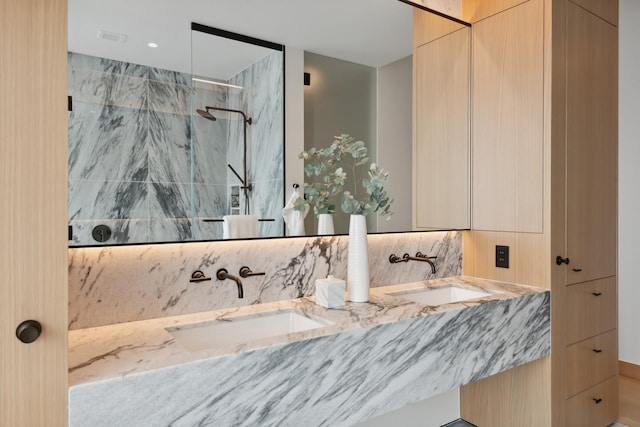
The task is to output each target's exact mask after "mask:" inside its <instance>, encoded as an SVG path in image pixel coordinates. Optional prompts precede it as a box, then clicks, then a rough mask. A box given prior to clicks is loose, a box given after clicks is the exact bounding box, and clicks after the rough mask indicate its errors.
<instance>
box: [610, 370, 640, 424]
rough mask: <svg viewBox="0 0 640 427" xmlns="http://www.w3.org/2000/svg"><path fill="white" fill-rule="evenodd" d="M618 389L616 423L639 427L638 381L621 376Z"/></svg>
mask: <svg viewBox="0 0 640 427" xmlns="http://www.w3.org/2000/svg"><path fill="white" fill-rule="evenodd" d="M618 388H619V390H620V414H619V416H618V421H619V422H620V423H622V424H623V425H626V426H628V427H640V381H639V380H636V379H633V378H629V377H623V376H622V375H621V376H620V377H619V380H618ZM615 427H619V426H615Z"/></svg>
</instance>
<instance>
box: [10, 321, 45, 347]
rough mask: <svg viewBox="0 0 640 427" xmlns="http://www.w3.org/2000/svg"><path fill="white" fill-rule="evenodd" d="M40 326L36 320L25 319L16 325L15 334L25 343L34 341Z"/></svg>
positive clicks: (38, 333) (38, 334) (39, 331)
mask: <svg viewBox="0 0 640 427" xmlns="http://www.w3.org/2000/svg"><path fill="white" fill-rule="evenodd" d="M41 332H42V326H41V325H40V323H39V322H37V321H36V320H25V321H24V322H22V323H20V324H19V325H18V328H17V329H16V336H17V337H18V339H19V340H20V341H22V342H23V343H25V344H29V343H32V342H34V341H35V340H37V339H38V337H39V336H40V333H41Z"/></svg>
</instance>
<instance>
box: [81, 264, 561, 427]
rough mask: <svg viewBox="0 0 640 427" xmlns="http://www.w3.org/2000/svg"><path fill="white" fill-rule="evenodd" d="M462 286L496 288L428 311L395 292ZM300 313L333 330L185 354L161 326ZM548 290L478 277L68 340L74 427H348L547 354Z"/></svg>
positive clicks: (137, 325)
mask: <svg viewBox="0 0 640 427" xmlns="http://www.w3.org/2000/svg"><path fill="white" fill-rule="evenodd" d="M451 280H455V281H456V282H462V283H466V284H469V285H472V286H478V287H480V288H482V289H487V290H493V291H500V293H496V294H493V295H492V296H490V297H486V298H482V299H480V300H475V301H468V302H465V303H455V304H448V305H445V306H438V307H430V306H424V305H420V304H416V303H412V302H406V301H404V300H399V299H397V298H394V297H390V296H388V295H386V292H389V291H391V290H393V291H397V290H402V289H405V290H406V289H413V288H421V287H433V286H435V287H437V286H442V285H443V284H446V283H448V282H450V281H451ZM285 307H293V308H296V309H298V310H300V311H302V312H305V313H309V314H310V315H314V316H318V317H321V318H324V319H328V320H331V321H332V322H333V325H332V326H329V327H326V328H321V329H315V330H312V331H305V332H300V333H295V334H290V335H288V336H284V337H276V338H272V339H270V340H266V341H263V342H259V341H258V342H255V343H253V344H248V345H233V346H230V347H227V348H212V349H207V350H201V351H196V352H189V351H187V350H185V349H184V348H181V347H180V346H179V345H177V344H176V343H175V341H174V339H173V338H172V337H171V335H170V334H169V333H168V332H167V331H166V329H165V328H166V327H168V326H171V325H175V324H184V323H191V322H198V321H203V320H206V319H207V318H209V319H221V320H223V321H224V319H225V318H227V319H228V318H232V317H233V316H238V315H241V314H249V313H252V312H253V313H255V312H257V311H258V312H259V311H265V310H266V311H268V310H274V309H278V308H280V309H282V308H285ZM549 325H550V323H549V292H548V291H544V290H541V289H536V288H531V287H526V286H519V285H513V284H506V283H500V282H492V281H486V280H480V279H474V278H464V277H461V278H455V279H442V280H435V281H429V282H418V283H412V284H406V285H402V286H400V287H398V286H391V287H379V288H375V289H374V290H372V299H371V302H370V303H360V304H358V303H348V304H347V306H346V307H345V308H344V309H340V310H326V309H323V308H321V307H318V306H317V305H315V304H314V302H313V298H302V299H296V300H292V301H281V302H276V303H270V304H266V305H260V306H254V307H242V308H236V309H227V310H222V311H218V312H208V313H196V314H190V315H185V316H178V317H173V318H171V317H168V318H163V319H153V320H148V321H142V322H132V323H128V324H122V325H112V326H105V327H98V328H89V329H83V330H78V331H71V332H70V377H69V378H70V386H71V388H70V425H71V426H83V425H95V426H102V425H104V426H107V425H124V424H128V425H140V426H146V425H149V426H151V425H157V426H192V425H260V426H299V425H305V426H348V425H352V424H354V423H355V422H358V421H362V420H365V419H367V418H370V417H373V416H376V415H379V414H382V413H384V412H387V411H390V410H394V409H397V408H399V407H401V406H404V405H406V404H408V403H413V402H415V401H418V400H421V399H425V398H429V397H431V396H434V395H436V394H439V393H442V392H444V391H446V390H450V389H452V388H455V387H459V386H460V385H463V384H467V383H469V382H472V381H474V380H477V379H479V378H483V377H486V376H489V375H493V374H495V373H498V372H500V371H503V370H505V369H510V368H512V367H515V366H518V365H521V364H523V363H527V362H530V361H533V360H536V359H538V358H540V357H544V356H546V355H548V354H549V351H550V335H549Z"/></svg>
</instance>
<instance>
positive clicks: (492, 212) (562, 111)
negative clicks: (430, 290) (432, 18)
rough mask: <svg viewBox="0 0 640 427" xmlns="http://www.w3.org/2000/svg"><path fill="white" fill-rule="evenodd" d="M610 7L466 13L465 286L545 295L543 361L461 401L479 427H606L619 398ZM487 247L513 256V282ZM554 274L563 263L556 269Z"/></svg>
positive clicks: (528, 3) (472, 387)
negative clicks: (494, 282)
mask: <svg viewBox="0 0 640 427" xmlns="http://www.w3.org/2000/svg"><path fill="white" fill-rule="evenodd" d="M617 3H618V2H617V0H492V1H486V0H463V2H462V4H463V19H465V20H467V21H469V22H471V23H472V76H473V77H472V88H471V94H472V96H471V99H472V104H471V105H472V107H471V111H472V114H471V116H472V130H471V134H472V140H471V144H472V160H471V163H472V180H471V185H472V217H471V222H472V226H471V228H472V229H471V230H470V231H468V232H465V235H464V257H463V263H464V265H463V269H464V274H467V275H473V276H478V277H486V278H489V279H499V280H507V281H513V282H518V283H523V284H530V285H535V286H540V287H547V288H550V289H551V304H552V313H551V324H552V331H551V341H552V354H551V356H550V357H547V358H544V359H541V360H538V361H535V362H533V363H530V364H527V365H524V366H522V367H518V368H515V369H512V370H509V371H506V372H503V373H500V374H498V375H495V376H493V377H489V378H486V379H483V380H480V381H478V382H475V383H472V384H469V385H467V386H464V387H462V389H461V415H462V416H463V418H465V419H467V420H469V421H470V422H472V423H474V424H476V425H478V426H479V427H503V426H504V427H510V426H521V427H526V426H531V427H543V426H553V427H572V426H576V427H578V426H580V427H604V426H606V425H608V424H609V423H611V422H613V421H615V419H616V417H617V410H618V396H617V369H618V368H617V366H618V361H617V357H618V356H617V306H616V305H617V280H616V259H617V253H616V250H617V222H616V221H617V90H618V89H617V70H618V68H617V63H618V60H617V44H618V40H617V37H618V35H617V34H618V30H617V15H618V5H617ZM495 245H508V246H510V255H511V262H510V268H509V269H502V268H496V267H495V264H494V262H495V259H494V257H495V255H494V254H495ZM556 261H558V262H556Z"/></svg>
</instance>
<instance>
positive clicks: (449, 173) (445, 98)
mask: <svg viewBox="0 0 640 427" xmlns="http://www.w3.org/2000/svg"><path fill="white" fill-rule="evenodd" d="M414 20H415V22H416V25H415V29H416V30H415V35H414V40H415V42H414V44H415V46H414V73H413V75H414V132H413V135H414V140H413V189H414V190H413V192H414V194H413V200H414V203H413V215H412V218H413V228H414V229H415V230H427V229H452V228H453V229H456V228H457V229H463V228H469V226H470V197H469V192H470V190H469V85H470V82H469V73H470V68H469V66H470V41H469V40H470V30H469V28H468V27H465V26H463V25H460V24H456V23H452V22H451V21H449V20H447V19H445V18H442V17H439V16H436V15H433V14H431V13H428V12H425V11H422V10H419V9H416V11H415V18H414Z"/></svg>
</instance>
